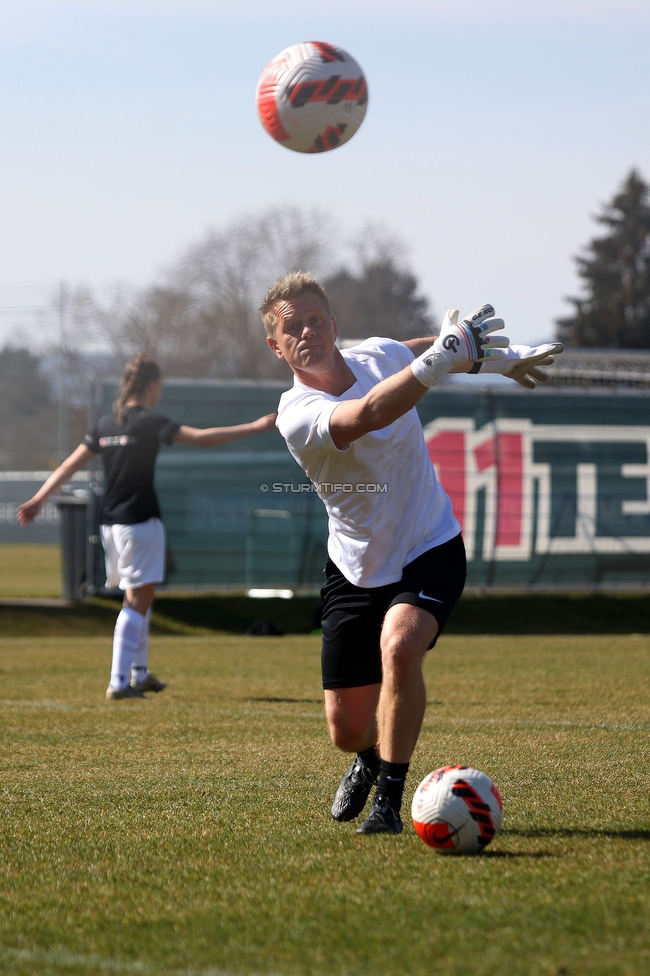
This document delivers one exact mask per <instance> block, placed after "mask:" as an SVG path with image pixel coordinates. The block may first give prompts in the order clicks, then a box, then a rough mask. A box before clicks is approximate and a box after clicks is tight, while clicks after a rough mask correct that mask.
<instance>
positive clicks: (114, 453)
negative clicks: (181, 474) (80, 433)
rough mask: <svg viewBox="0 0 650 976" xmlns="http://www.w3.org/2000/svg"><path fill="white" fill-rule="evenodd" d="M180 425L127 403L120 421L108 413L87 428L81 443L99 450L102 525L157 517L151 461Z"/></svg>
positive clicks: (131, 522) (156, 501)
mask: <svg viewBox="0 0 650 976" xmlns="http://www.w3.org/2000/svg"><path fill="white" fill-rule="evenodd" d="M180 426H181V425H180V424H177V423H175V422H174V421H173V420H170V419H169V417H163V416H161V415H160V414H159V413H150V412H149V411H148V410H145V408H144V407H129V408H128V409H127V410H126V411H125V415H124V423H123V424H118V422H117V416H116V414H114V413H112V414H107V415H106V416H105V417H100V419H99V420H98V421H97V423H96V424H93V426H92V427H91V428H90V429H89V431H88V433H87V434H86V436H85V438H84V444H85V445H86V447H89V448H90V450H91V451H92V452H93V453H94V454H101V458H102V464H103V466H104V477H105V479H106V491H105V494H104V497H103V498H102V504H101V509H100V513H99V521H100V522H101V523H102V524H103V525H135V524H136V523H137V522H146V521H147V520H148V519H150V518H160V508H159V506H158V499H157V498H156V492H155V491H154V487H153V469H154V464H155V462H156V455H157V454H158V451H159V449H160V445H161V444H171V443H172V441H173V439H174V437H175V436H176V434H177V432H178V429H179V427H180Z"/></svg>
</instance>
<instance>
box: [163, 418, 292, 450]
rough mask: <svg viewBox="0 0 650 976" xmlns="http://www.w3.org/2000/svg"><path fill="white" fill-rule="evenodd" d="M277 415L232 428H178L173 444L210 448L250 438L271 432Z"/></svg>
mask: <svg viewBox="0 0 650 976" xmlns="http://www.w3.org/2000/svg"><path fill="white" fill-rule="evenodd" d="M276 417H277V414H275V413H267V414H266V416H264V417H258V419H257V420H253V421H251V423H250V424H236V425H235V426H234V427H205V428H201V427H186V426H185V424H183V426H182V427H180V428H179V430H178V433H177V434H176V437H175V438H174V443H175V444H193V445H194V447H212V446H213V445H214V444H226V443H227V442H228V441H236V440H239V438H240V437H250V435H251V434H262V433H264V431H265V430H273V429H274V427H275V418H276Z"/></svg>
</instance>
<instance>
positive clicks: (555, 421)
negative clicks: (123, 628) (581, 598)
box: [101, 380, 650, 590]
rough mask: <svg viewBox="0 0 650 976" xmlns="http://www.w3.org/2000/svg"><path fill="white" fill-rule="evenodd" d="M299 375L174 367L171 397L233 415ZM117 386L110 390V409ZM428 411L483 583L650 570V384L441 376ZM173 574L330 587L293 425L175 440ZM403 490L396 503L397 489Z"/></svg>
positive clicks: (203, 413) (171, 407) (165, 493)
mask: <svg viewBox="0 0 650 976" xmlns="http://www.w3.org/2000/svg"><path fill="white" fill-rule="evenodd" d="M284 388H285V385H284V384H282V383H253V382H245V381H233V382H219V381H209V380H208V381H190V380H167V381H166V383H165V388H164V394H163V400H162V401H161V404H160V406H159V408H158V409H159V410H160V411H161V412H164V413H166V414H168V415H169V416H170V417H173V418H174V419H176V420H179V421H180V422H182V423H187V424H191V425H195V426H201V427H204V426H212V425H214V426H222V425H228V424H235V423H242V422H244V421H248V420H253V419H254V418H255V417H258V416H260V415H261V414H264V413H268V412H270V411H272V410H274V409H275V407H276V405H277V402H278V399H279V396H280V394H281V392H282V390H283V389H284ZM114 392H115V387H114V386H112V385H107V386H106V388H105V389H104V390H103V395H102V397H101V400H102V401H103V403H102V405H103V408H104V410H105V409H108V408H109V406H110V402H111V400H112V398H113V396H114ZM418 412H419V415H420V419H421V422H422V425H423V429H424V436H425V440H426V444H427V447H428V451H429V456H430V458H431V460H432V463H433V464H434V465H435V468H436V471H437V473H438V476H439V478H440V480H441V481H442V483H443V485H444V486H445V488H446V490H447V492H448V493H449V495H450V497H451V500H452V504H453V507H454V512H455V514H456V516H457V518H458V519H459V521H460V523H461V525H462V527H463V535H464V538H465V544H466V547H467V552H468V558H469V564H468V583H470V584H473V585H475V586H485V587H491V586H506V587H512V586H522V587H565V588H576V587H593V586H626V587H641V586H648V585H650V464H649V457H650V456H649V445H650V396H649V395H648V394H647V393H644V392H643V391H633V392H632V391H627V392H625V391H620V390H609V391H603V392H598V393H592V392H588V391H585V392H582V391H580V390H572V389H567V390H562V389H559V390H558V389H554V390H548V391H547V390H544V389H543V388H542V389H537V390H535V391H531V392H523V391H522V392H519V389H518V388H516V387H515V385H514V384H513V385H512V388H510V387H508V388H506V387H498V388H496V387H495V388H486V387H479V386H478V384H477V388H475V389H473V388H472V387H470V386H463V387H462V388H453V387H441V388H439V389H438V390H432V391H431V392H429V393H428V394H427V395H426V396H425V397H424V398H423V400H422V401H421V403H420V404H419V406H418ZM156 487H157V491H158V494H159V497H160V502H161V507H162V510H163V517H164V520H165V524H166V527H167V533H168V542H169V566H168V580H167V582H168V585H169V586H191V587H210V588H215V589H239V590H241V589H244V588H249V587H258V586H261V587H274V588H284V587H287V588H291V589H294V590H300V589H303V590H304V589H315V588H317V587H318V586H319V585H320V584H321V582H322V568H323V565H324V563H325V559H326V548H327V519H326V516H325V512H324V508H323V505H322V503H321V501H320V499H319V498H318V496H317V495H316V493H315V492H314V491H313V488H312V486H311V485H310V484H309V482H308V481H307V478H306V476H305V475H304V473H303V472H302V470H301V469H300V468H299V466H298V465H297V464H296V463H295V461H294V460H293V458H292V457H291V456H290V454H289V452H288V451H287V449H286V447H285V445H284V441H283V440H282V437H281V436H280V434H279V433H277V432H269V433H265V434H262V435H258V436H256V437H253V438H248V439H245V440H241V441H236V442H233V443H230V444H227V445H224V446H223V447H220V448H210V449H208V450H198V449H192V448H188V447H184V446H179V445H174V446H173V447H172V448H167V447H165V448H163V449H162V450H161V453H160V456H159V460H158V467H157V476H156ZM388 497H389V496H387V502H388Z"/></svg>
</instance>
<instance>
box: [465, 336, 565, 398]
mask: <svg viewBox="0 0 650 976" xmlns="http://www.w3.org/2000/svg"><path fill="white" fill-rule="evenodd" d="M563 350H564V346H563V345H562V343H561V342H546V343H544V345H542V346H508V348H507V349H506V350H505V353H504V357H503V359H499V360H493V359H489V360H484V361H483V362H481V363H477V364H476V366H475V367H474V368H473V369H471V370H470V373H501V375H502V376H509V377H510V379H513V380H515V381H516V382H517V383H521V385H522V386H525V387H526V389H527V390H534V389H535V387H536V386H537V384H538V383H546V381H547V380H548V376H547V375H546V373H543V372H542V371H541V369H539V367H540V366H552V365H553V363H554V362H555V356H559V355H560V353H561V352H562V351H563ZM477 367H478V368H477Z"/></svg>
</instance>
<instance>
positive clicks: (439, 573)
mask: <svg viewBox="0 0 650 976" xmlns="http://www.w3.org/2000/svg"><path fill="white" fill-rule="evenodd" d="M325 572H326V574H327V580H326V582H325V584H324V586H323V588H322V590H321V596H322V599H323V604H324V606H323V615H322V625H323V646H322V652H321V667H322V672H323V688H358V687H360V686H361V685H374V684H378V683H379V682H381V678H382V672H381V649H380V637H381V628H382V625H383V622H384V617H385V616H386V611H387V610H388V609H389V607H394V606H395V605H396V604H398V603H409V604H411V606H414V607H420V609H421V610H426V611H427V612H428V613H430V614H432V616H434V617H435V618H436V620H437V621H438V633H437V635H436V638H435V640H434V641H433V642H432V644H431V647H433V645H434V644H435V642H436V640H437V639H438V637H439V636H440V634H441V633H442V629H443V627H444V625H445V624H446V622H447V619H448V618H449V615H450V614H451V611H452V610H453V609H454V607H455V606H456V604H457V602H458V600H459V598H460V595H461V593H462V592H463V588H464V586H465V578H466V575H467V564H466V559H465V545H464V543H463V539H462V536H460V535H457V536H456V537H455V538H453V539H450V540H449V542H445V543H443V544H442V545H441V546H436V547H435V548H434V549H429V550H427V552H423V553H422V555H421V556H418V557H417V559H414V560H413V562H412V563H409V564H408V566H405V567H404V571H403V573H402V578H401V580H399V581H398V582H397V583H388V584H387V585H386V586H376V587H373V588H372V589H366V588H364V587H362V586H355V585H354V583H350V582H349V581H348V580H347V579H346V578H345V576H344V575H343V573H342V572H341V571H340V570H339V569H338V568H337V567H336V566H335V565H334V563H333V562H332V561H331V559H330V560H328V562H327V565H326V567H325Z"/></svg>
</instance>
